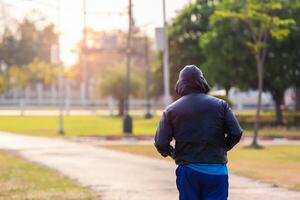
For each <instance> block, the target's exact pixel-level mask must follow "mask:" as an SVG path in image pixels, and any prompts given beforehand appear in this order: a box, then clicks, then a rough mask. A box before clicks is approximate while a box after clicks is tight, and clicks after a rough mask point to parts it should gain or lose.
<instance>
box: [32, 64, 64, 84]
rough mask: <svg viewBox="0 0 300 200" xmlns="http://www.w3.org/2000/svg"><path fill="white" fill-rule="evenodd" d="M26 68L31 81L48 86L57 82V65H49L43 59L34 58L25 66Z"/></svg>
mask: <svg viewBox="0 0 300 200" xmlns="http://www.w3.org/2000/svg"><path fill="white" fill-rule="evenodd" d="M26 70H27V74H28V77H29V80H30V82H31V83H43V84H44V85H46V86H50V85H53V84H55V83H56V82H57V76H58V68H57V66H51V65H50V64H49V63H47V62H45V61H42V60H39V59H35V60H34V61H33V62H32V63H30V64H29V65H28V66H27V67H26Z"/></svg>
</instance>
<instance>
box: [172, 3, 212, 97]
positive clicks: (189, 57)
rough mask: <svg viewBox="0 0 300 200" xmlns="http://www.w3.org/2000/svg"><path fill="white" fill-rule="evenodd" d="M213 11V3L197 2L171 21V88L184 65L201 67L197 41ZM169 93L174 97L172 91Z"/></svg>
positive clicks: (207, 27) (200, 52) (204, 30)
mask: <svg viewBox="0 0 300 200" xmlns="http://www.w3.org/2000/svg"><path fill="white" fill-rule="evenodd" d="M213 10H214V5H213V1H209V0H208V1H203V0H197V1H195V3H191V4H188V5H187V6H186V7H185V8H183V9H182V10H180V11H179V13H178V15H177V16H176V17H175V18H174V19H173V20H172V22H171V24H170V26H169V30H168V32H169V41H170V44H169V45H170V72H171V76H170V77H171V87H172V88H173V87H174V85H175V83H176V81H177V79H178V75H179V71H180V70H181V69H182V68H183V67H184V66H185V65H188V64H195V65H197V66H201V65H202V63H203V62H204V55H203V52H202V50H201V48H200V47H199V45H198V41H199V38H201V37H202V35H203V34H204V33H205V32H207V31H208V29H209V17H210V15H211V14H212V12H213ZM171 91H172V92H173V95H175V93H174V90H173V89H172V90H171Z"/></svg>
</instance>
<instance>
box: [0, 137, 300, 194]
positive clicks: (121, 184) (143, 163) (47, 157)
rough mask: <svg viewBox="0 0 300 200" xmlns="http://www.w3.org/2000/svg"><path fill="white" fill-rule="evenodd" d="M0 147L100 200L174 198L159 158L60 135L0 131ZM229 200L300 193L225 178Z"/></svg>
mask: <svg viewBox="0 0 300 200" xmlns="http://www.w3.org/2000/svg"><path fill="white" fill-rule="evenodd" d="M0 149H2V150H9V151H15V152H17V153H19V154H20V155H21V156H22V157H24V158H26V159H28V160H31V161H33V162H37V163H40V164H42V165H45V166H47V167H49V168H52V169H55V170H57V171H59V172H61V173H62V174H63V175H65V176H68V177H70V178H72V179H76V180H77V181H78V182H79V183H81V184H82V185H84V186H89V187H91V188H92V189H93V190H94V191H95V192H96V193H98V194H100V195H101V196H102V199H103V200H153V199H159V200H175V199H178V197H177V190H176V187H175V175H174V169H175V166H174V164H173V163H171V162H168V161H163V160H155V159H151V158H146V157H141V156H135V155H130V154H125V153H119V152H114V151H111V150H107V149H103V148H99V147H94V146H92V145H89V144H79V143H76V142H71V141H66V140H64V139H48V138H37V137H28V136H19V135H14V134H8V133H3V132H0ZM230 177H231V179H230V183H231V186H230V200H299V199H300V193H296V192H292V191H288V190H286V189H282V188H275V187H272V186H271V185H269V184H264V183H259V182H256V181H252V180H250V179H247V178H242V177H239V176H236V175H231V176H230Z"/></svg>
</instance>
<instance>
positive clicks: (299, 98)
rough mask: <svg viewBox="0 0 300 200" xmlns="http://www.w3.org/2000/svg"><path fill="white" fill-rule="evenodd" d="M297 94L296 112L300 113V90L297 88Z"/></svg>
mask: <svg viewBox="0 0 300 200" xmlns="http://www.w3.org/2000/svg"><path fill="white" fill-rule="evenodd" d="M295 92H296V104H295V110H296V111H300V88H296V89H295Z"/></svg>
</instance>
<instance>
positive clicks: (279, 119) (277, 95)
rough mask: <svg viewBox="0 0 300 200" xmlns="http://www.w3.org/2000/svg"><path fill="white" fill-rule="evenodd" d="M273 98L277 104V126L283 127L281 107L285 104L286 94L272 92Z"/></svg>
mask: <svg viewBox="0 0 300 200" xmlns="http://www.w3.org/2000/svg"><path fill="white" fill-rule="evenodd" d="M272 98H273V100H274V102H275V111H276V119H275V125H283V114H282V109H281V106H282V104H283V103H284V92H282V91H274V92H272Z"/></svg>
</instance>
